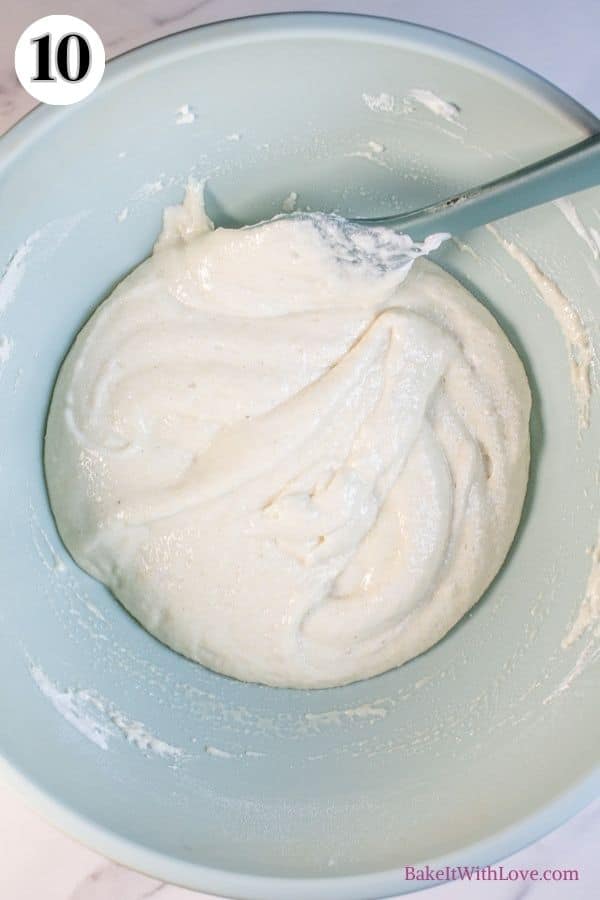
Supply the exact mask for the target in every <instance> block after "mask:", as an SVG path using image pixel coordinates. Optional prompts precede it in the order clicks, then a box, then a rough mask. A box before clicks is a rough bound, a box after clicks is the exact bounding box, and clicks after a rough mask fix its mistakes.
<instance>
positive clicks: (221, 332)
mask: <svg viewBox="0 0 600 900" xmlns="http://www.w3.org/2000/svg"><path fill="white" fill-rule="evenodd" d="M438 244H439V239H436V238H431V239H429V241H427V242H425V243H424V244H422V245H415V244H413V243H412V242H411V241H410V239H409V238H408V237H407V236H405V235H397V234H394V233H393V232H391V231H388V230H385V229H372V230H365V229H362V228H358V227H357V226H353V225H351V224H350V223H348V222H347V221H345V220H344V219H342V218H340V217H337V216H330V215H325V214H306V213H294V214H292V215H286V216H280V217H276V218H275V219H273V220H271V221H268V222H263V223H261V224H259V225H256V226H252V227H248V228H243V229H224V228H218V229H214V228H213V225H212V223H211V222H210V220H209V219H208V218H207V216H206V214H205V212H204V209H203V205H202V191H201V188H200V187H199V186H198V185H191V186H190V188H189V190H188V192H187V195H186V199H185V201H184V204H183V205H182V206H181V207H173V208H170V209H168V210H167V211H166V212H165V225H164V229H163V233H162V234H161V236H160V238H159V240H158V242H157V244H156V246H155V249H154V252H153V254H152V256H151V257H150V258H149V259H148V260H146V261H145V262H144V263H142V264H141V265H140V266H139V267H138V268H137V269H135V271H134V272H132V273H131V274H130V275H129V276H128V277H127V278H125V279H124V281H123V282H122V283H121V284H120V285H119V286H118V287H117V288H116V290H115V291H114V292H113V293H112V294H111V296H110V297H109V298H108V299H107V300H106V301H105V302H104V303H102V304H101V306H100V307H99V308H98V309H97V310H96V312H95V313H94V314H93V316H92V317H91V319H90V320H89V321H88V323H87V324H86V325H85V327H84V328H83V329H82V331H81V332H80V334H79V335H78V337H77V339H76V341H75V343H74V344H73V347H72V348H71V350H70V352H69V354H68V356H67V358H66V360H65V362H64V364H63V366H62V368H61V371H60V374H59V377H58V381H57V384H56V387H55V390H54V395H53V398H52V403H51V408H50V414H49V418H48V427H47V434H46V444H45V466H46V477H47V483H48V489H49V494H50V500H51V504H52V508H53V511H54V515H55V517H56V521H57V525H58V528H59V530H60V533H61V536H62V538H63V540H64V542H65V544H66V546H67V548H68V549H69V551H70V552H71V554H72V555H73V557H74V559H75V560H76V561H77V562H78V563H79V565H80V566H82V568H84V569H85V570H86V571H87V572H89V573H90V574H91V575H93V576H95V577H96V578H98V579H100V580H101V581H102V582H104V583H105V584H106V585H107V586H108V587H109V588H110V590H111V591H112V592H113V593H114V595H115V596H116V597H117V598H118V599H119V600H120V601H121V602H122V603H123V604H124V606H125V607H126V608H127V609H128V610H129V611H130V612H131V613H132V614H133V615H134V616H135V617H136V618H137V619H138V620H139V621H140V623H141V624H142V625H143V626H144V627H145V628H147V629H148V630H149V631H150V632H151V633H152V634H154V635H155V636H156V637H158V638H159V639H160V640H162V641H164V642H165V643H166V644H168V645H169V646H170V647H172V648H173V649H175V650H177V651H179V652H180V653H183V654H185V655H186V656H188V657H190V658H191V659H193V660H196V661H198V662H200V663H202V664H203V665H206V666H208V667H210V668H212V669H214V670H216V671H218V672H221V673H224V674H227V675H231V676H234V677H236V678H239V679H243V680H247V681H258V682H262V683H265V684H269V685H274V686H282V687H283V686H285V687H297V688H320V687H330V686H335V685H341V684H345V683H348V682H352V681H355V680H358V679H362V678H367V677H369V676H372V675H376V674H378V673H381V672H384V671H385V670H387V669H390V668H392V667H394V666H399V665H401V664H402V663H404V662H406V661H407V660H409V659H411V658H412V657H414V656H416V655H417V654H419V653H422V652H423V651H424V650H427V649H428V648H429V647H431V646H432V645H433V644H435V643H436V641H438V640H439V639H440V638H441V637H443V635H444V634H446V632H447V631H448V630H449V629H450V628H451V627H452V626H453V625H454V624H455V623H456V622H457V621H458V620H459V619H460V618H461V617H462V616H463V615H464V614H465V613H466V612H467V610H469V609H470V607H472V606H473V604H474V603H475V602H476V601H477V600H478V599H479V598H480V597H481V595H482V593H483V592H484V591H485V589H486V587H487V586H488V585H489V583H490V582H491V580H492V579H493V577H494V575H495V574H496V573H497V571H498V569H499V568H500V566H501V564H502V562H503V560H504V557H505V555H506V553H507V551H508V549H509V546H510V544H511V542H512V539H513V537H514V534H515V530H516V527H517V524H518V521H519V518H520V514H521V509H522V504H523V499H524V495H525V491H526V485H527V476H528V468H529V429H528V422H529V412H530V405H531V400H530V392H529V387H528V383H527V378H526V376H525V372H524V369H523V366H522V364H521V362H520V360H519V358H518V356H517V354H516V352H515V350H514V349H513V347H512V346H511V344H510V343H509V341H508V339H507V338H506V336H505V335H504V333H503V332H502V331H501V329H500V328H499V326H498V324H497V323H496V321H495V320H494V318H493V317H492V316H491V315H490V313H489V312H487V310H486V309H485V308H484V307H483V306H482V305H481V304H480V303H479V302H478V301H476V300H475V298H474V297H473V296H472V295H471V294H470V293H468V291H466V290H465V289H464V288H463V287H462V286H461V285H460V284H459V283H458V282H457V281H456V280H455V279H453V278H452V277H451V276H450V275H448V274H447V273H446V272H445V271H443V270H442V269H440V268H439V267H438V266H436V265H434V264H433V263H432V262H430V261H429V260H426V259H417V257H419V256H422V255H423V254H426V253H427V252H429V251H430V250H431V249H434V248H435V247H436V246H437V245H438ZM415 260H416V261H415Z"/></svg>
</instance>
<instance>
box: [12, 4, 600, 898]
mask: <svg viewBox="0 0 600 900" xmlns="http://www.w3.org/2000/svg"><path fill="white" fill-rule="evenodd" d="M302 28H304V30H305V34H307V35H308V34H310V36H312V37H314V36H316V35H317V34H318V33H319V32H320V33H322V34H323V35H324V36H332V35H335V36H337V37H342V38H343V37H344V36H350V37H356V36H358V37H369V38H371V39H372V40H376V39H379V41H380V42H387V43H388V44H389V45H392V46H398V45H401V44H402V45H404V46H406V45H410V46H412V47H414V48H422V49H423V50H426V51H428V52H431V51H432V50H434V51H437V52H438V53H439V54H440V55H441V56H443V57H445V58H446V59H452V60H454V61H457V62H460V63H461V64H462V65H465V63H466V64H468V65H469V66H471V67H472V68H474V69H479V70H480V71H485V72H488V73H489V72H493V74H494V76H495V77H496V78H498V76H500V78H501V79H502V80H504V81H505V82H507V83H509V84H512V85H514V86H515V87H517V86H518V87H519V89H520V90H521V91H523V90H524V91H525V92H528V93H529V94H530V95H531V96H532V97H533V98H534V99H535V100H536V101H537V102H538V103H539V102H540V101H541V102H542V103H543V104H544V105H546V106H548V107H549V108H551V109H552V110H554V111H558V112H560V113H561V114H562V115H563V116H565V117H566V118H568V119H570V120H571V121H572V122H573V124H575V125H578V126H579V127H581V128H582V129H583V130H587V131H588V132H589V133H593V132H595V131H600V120H599V119H598V118H597V117H596V116H595V115H594V114H593V113H591V112H590V111H589V110H588V109H586V108H585V107H584V106H582V105H581V104H580V103H578V102H577V101H576V100H574V99H573V98H572V97H570V96H569V95H568V94H567V93H565V92H564V91H562V90H561V89H560V88H558V87H556V86H555V85H554V84H552V83H551V82H550V81H548V80H546V79H545V78H544V77H543V76H541V75H538V74H537V73H535V72H533V71H532V70H530V69H528V68H527V67H526V66H523V65H522V64H520V63H517V62H515V61H514V60H511V59H510V58H509V57H507V56H504V55H502V54H500V53H497V52H495V51H493V50H490V49H488V48H486V47H483V46H482V45H480V44H477V43H475V42H473V41H469V40H467V39H465V38H461V37H458V36H456V35H452V34H449V33H447V32H444V31H441V30H438V29H433V28H429V27H427V26H423V25H417V24H415V23H411V22H405V21H403V20H399V19H393V18H390V17H383V16H372V15H363V14H360V13H341V12H324V11H316V12H308V11H306V12H305V11H302V12H300V11H299V12H275V13H264V14H259V15H249V16H241V17H236V18H233V19H225V20H219V21H214V22H209V23H206V24H202V25H196V26H193V27H191V28H187V29H184V30H182V31H179V32H176V33H174V34H170V35H167V36H164V37H160V38H157V39H155V40H151V41H148V42H147V43H144V44H141V45H140V46H137V47H134V48H132V49H131V50H127V51H125V52H124V53H121V54H119V55H117V56H115V57H113V58H112V59H111V60H110V61H109V62H108V64H107V67H106V71H105V75H104V78H103V80H102V82H101V83H100V85H99V87H98V88H97V89H96V90H95V91H94V92H93V94H92V97H94V96H98V95H101V94H103V93H105V92H108V91H110V90H112V89H113V88H114V87H115V86H116V85H117V84H118V83H119V82H120V81H125V80H128V79H129V78H131V77H132V75H135V74H139V73H140V72H141V71H143V70H145V69H148V68H152V67H154V66H155V65H156V62H157V54H158V55H159V57H160V62H161V64H164V63H166V62H168V60H169V58H173V59H175V58H177V59H181V58H185V56H188V55H192V54H194V53H197V52H198V51H199V46H198V40H197V37H198V35H201V37H202V41H203V48H206V49H210V50H214V49H215V48H216V47H218V46H219V45H221V46H226V45H229V46H232V45H236V44H240V43H244V42H248V41H252V40H253V39H255V38H256V37H260V38H261V39H277V38H278V37H282V36H284V37H290V36H292V37H300V36H302ZM203 48H201V49H203ZM92 97H90V98H88V100H87V101H86V100H83V101H81V103H78V104H74V105H73V106H64V107H51V106H44V105H38V106H36V107H35V108H34V109H32V110H31V111H29V112H27V113H26V114H25V115H24V116H22V117H21V118H20V119H19V120H18V121H17V122H16V123H14V124H13V125H12V126H11V127H10V128H9V129H8V130H7V131H6V132H4V134H3V135H2V136H0V171H2V170H3V169H6V168H8V167H9V166H10V164H11V162H12V161H13V160H14V159H15V158H16V157H17V156H18V155H19V153H20V152H21V151H22V149H23V148H24V147H26V146H27V145H28V144H31V143H33V142H35V141H37V140H38V139H39V138H40V136H42V135H43V134H44V132H46V131H47V130H48V129H49V128H52V127H54V126H55V125H56V124H57V123H58V122H59V121H60V120H61V119H62V118H63V117H66V116H69V115H73V114H75V113H76V108H77V107H79V106H84V105H85V104H86V102H89V100H91V99H92ZM0 776H1V777H2V778H3V780H4V781H5V782H6V783H7V784H8V785H9V786H12V787H13V788H15V789H16V790H17V792H18V793H20V794H21V796H22V798H23V799H24V800H25V802H26V803H28V804H29V805H30V806H31V807H33V808H34V809H35V810H36V811H37V812H39V813H40V814H41V815H42V816H43V817H44V818H46V819H47V820H48V821H49V822H51V823H52V824H53V825H54V826H56V827H58V828H59V829H60V830H62V831H63V832H64V833H66V834H67V835H68V836H70V837H72V838H74V839H75V840H78V841H80V842H82V843H83V844H85V845H87V846H89V847H91V848H93V849H94V850H96V851H97V852H98V853H101V854H102V855H104V856H106V857H108V858H109V859H112V860H114V861H116V862H118V863H121V864H123V865H125V866H127V867H129V868H132V869H135V870H138V871H140V872H143V873H145V874H149V875H151V876H152V877H155V878H157V879H160V880H162V881H165V882H167V883H173V884H178V885H181V886H183V887H187V888H191V889H195V890H202V891H209V892H212V893H216V894H218V895H220V896H226V897H232V898H233V897H235V898H241V900H281V897H282V896H285V897H286V898H289V900H313V898H314V900H337V898H339V897H342V896H343V897H344V898H345V900H371V898H372V900H376V898H382V897H390V896H393V895H397V894H407V893H412V892H413V891H416V890H423V889H426V888H428V887H432V886H434V885H435V884H437V883H439V882H435V881H422V882H414V881H410V882H409V881H407V880H406V878H405V871H404V866H400V867H397V868H393V869H386V870H384V871H375V872H369V873H361V874H358V875H348V876H335V875H332V876H329V877H310V878H302V877H300V878H292V877H279V876H268V875H255V874H250V873H239V872H235V871H232V870H226V869H221V868H214V867H210V866H205V865H202V864H201V863H193V862H186V861H184V860H180V859H175V858H173V857H172V856H169V855H167V854H165V853H162V852H160V851H157V850H152V849H149V848H148V847H146V846H144V845H143V844H142V843H139V842H136V841H132V840H131V839H129V838H126V837H124V836H121V835H119V834H118V833H117V832H115V831H112V830H110V829H108V828H106V827H104V826H102V825H99V824H97V823H96V822H94V821H93V820H92V819H90V818H89V817H87V816H85V815H83V814H81V813H79V812H77V810H76V809H75V808H73V807H72V806H69V805H68V804H65V803H63V802H62V801H61V800H60V799H59V798H57V797H55V796H53V795H52V793H51V792H50V791H48V790H46V789H45V788H44V787H43V786H42V785H41V784H39V783H36V782H35V781H34V780H33V779H31V778H30V777H29V776H28V775H26V774H25V773H24V772H23V771H22V770H21V768H20V767H19V766H18V765H17V764H15V763H14V762H11V761H9V760H8V759H7V758H5V757H4V756H3V755H2V753H1V752H0ZM599 794H600V765H599V766H597V767H596V768H595V769H593V770H592V771H591V772H590V773H589V774H588V775H586V776H584V777H582V778H581V779H579V780H578V781H577V782H576V783H574V784H573V786H572V787H571V788H569V789H568V790H566V791H563V792H562V793H558V794H557V795H556V796H554V797H553V798H552V799H551V800H549V801H548V802H547V803H545V804H543V805H540V806H539V807H538V808H537V809H536V810H535V811H534V812H533V813H531V814H529V815H528V816H526V817H525V818H523V819H521V820H519V821H517V822H514V823H513V824H511V825H509V826H507V827H506V828H504V829H502V830H500V831H498V832H496V833H494V834H491V835H490V836H488V837H486V838H483V839H482V840H480V841H477V842H476V843H474V844H472V845H470V846H468V847H466V848H464V849H463V850H461V851H459V852H458V853H457V852H454V853H451V854H448V855H446V856H443V857H438V858H435V859H432V860H429V861H422V862H419V863H416V865H418V867H422V868H424V867H425V866H427V865H428V866H429V867H430V868H431V869H432V870H436V869H443V868H445V867H446V866H450V867H452V866H458V865H461V866H483V865H488V864H489V865H492V864H493V863H495V862H497V861H498V860H501V859H504V858H505V857H507V856H510V855H511V854H513V853H515V852H516V851H518V850H521V849H523V848H525V847H526V846H528V845H529V844H531V843H533V842H534V841H536V840H538V839H539V838H541V837H542V836H544V835H545V834H547V833H548V832H550V831H552V830H553V829H555V828H557V827H558V826H559V825H561V824H562V823H563V822H565V821H566V820H567V819H568V818H570V817H571V816H573V815H574V814H575V813H577V812H579V811H580V810H581V809H583V808H584V807H585V806H586V805H587V804H588V803H590V802H591V801H592V800H593V799H594V798H595V797H597V796H598V795H599Z"/></svg>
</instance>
